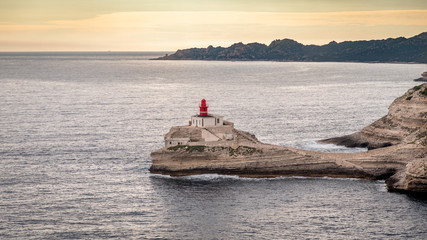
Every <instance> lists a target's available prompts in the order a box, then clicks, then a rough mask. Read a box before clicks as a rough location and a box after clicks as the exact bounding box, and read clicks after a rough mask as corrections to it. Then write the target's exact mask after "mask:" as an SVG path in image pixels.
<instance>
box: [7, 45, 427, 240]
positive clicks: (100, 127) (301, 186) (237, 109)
mask: <svg viewBox="0 0 427 240" xmlns="http://www.w3.org/2000/svg"><path fill="white" fill-rule="evenodd" d="M161 55H164V53H115V52H107V53H0V86H1V87H0V110H1V114H0V239H105V238H119V239H426V238H427V221H426V220H427V202H426V200H423V199H420V198H416V197H413V196H410V195H406V194H400V193H391V192H387V190H386V187H385V184H384V181H367V180H360V179H331V178H303V177H293V178H274V179H248V178H238V177H234V176H219V175H200V176H190V177H169V176H162V175H155V174H150V173H149V171H148V168H149V167H150V164H151V163H150V152H152V151H154V150H156V149H158V148H160V147H162V146H163V136H164V134H165V133H166V132H167V131H168V130H169V128H170V127H171V126H175V125H186V124H188V120H189V119H190V116H191V115H193V114H195V113H197V110H198V108H197V107H198V104H199V102H200V100H201V99H202V98H206V99H207V102H208V104H209V112H211V113H216V114H220V115H224V116H225V119H227V120H230V121H233V122H234V123H235V127H236V128H238V129H241V130H245V131H249V132H252V133H254V134H255V135H256V136H257V137H258V139H259V140H261V141H263V142H266V143H272V144H278V145H286V146H292V147H298V148H304V149H311V150H316V151H326V152H358V151H366V149H348V148H343V147H337V146H334V145H324V144H318V143H316V140H318V139H322V138H328V137H333V136H340V135H344V134H349V133H352V132H355V131H358V130H360V129H361V128H362V127H363V126H366V125H368V124H370V123H371V122H373V121H374V120H376V119H378V118H380V117H382V116H384V115H385V114H386V113H387V107H388V106H389V105H390V104H391V103H392V101H393V100H394V99H395V98H396V97H398V96H400V95H402V94H403V93H404V92H405V91H406V90H407V89H408V88H410V87H413V86H415V85H417V83H415V82H413V81H412V79H415V78H418V77H419V75H420V74H421V73H422V72H424V71H425V70H426V65H425V64H367V63H285V62H215V61H206V62H203V61H151V60H149V58H152V57H155V56H161Z"/></svg>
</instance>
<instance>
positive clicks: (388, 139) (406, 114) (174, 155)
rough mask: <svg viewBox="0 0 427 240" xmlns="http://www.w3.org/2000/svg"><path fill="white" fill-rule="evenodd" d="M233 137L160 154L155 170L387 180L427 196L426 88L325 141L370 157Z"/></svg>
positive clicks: (390, 184)
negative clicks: (378, 116) (364, 149)
mask: <svg viewBox="0 0 427 240" xmlns="http://www.w3.org/2000/svg"><path fill="white" fill-rule="evenodd" d="M179 129H184V130H183V131H188V129H186V128H185V127H184V128H182V127H180V128H176V127H175V128H172V129H171V132H169V133H168V134H169V135H170V134H176V135H178V136H185V134H184V135H182V134H183V133H185V132H180V130H179ZM177 131H178V132H177ZM196 132H197V131H196ZM232 134H233V137H232V138H230V139H232V140H223V141H219V142H215V143H214V144H213V143H209V142H204V143H203V145H197V144H194V143H193V144H191V145H178V146H173V147H164V148H162V149H159V150H157V151H155V152H153V153H152V154H151V160H152V166H151V168H150V171H151V172H152V173H160V174H169V175H175V176H179V175H191V174H203V173H217V174H232V175H239V176H248V177H274V176H314V177H316V176H329V177H357V178H367V179H386V183H387V186H388V188H389V189H390V190H395V191H413V192H424V193H427V177H426V171H427V167H426V166H427V84H423V85H420V86H417V87H414V88H412V89H410V90H409V91H407V92H406V93H405V94H404V95H403V96H401V97H399V98H397V99H396V100H395V101H394V102H393V103H392V104H391V106H390V107H389V113H388V114H387V116H385V117H383V118H381V119H380V120H377V121H376V122H374V123H373V124H371V125H369V126H367V127H365V128H363V129H362V130H361V131H360V132H358V133H354V134H351V135H348V136H344V137H340V138H334V139H328V140H325V142H329V143H338V144H345V145H347V146H367V147H368V148H370V149H371V150H369V151H367V152H363V153H353V154H350V153H321V152H314V151H307V150H300V149H293V148H288V147H283V146H275V145H269V144H264V143H261V142H259V141H258V140H257V139H256V138H255V137H254V136H253V135H250V134H249V133H246V132H242V131H239V130H237V129H234V128H232ZM197 136H199V135H198V134H197ZM193 138H194V139H196V136H193Z"/></svg>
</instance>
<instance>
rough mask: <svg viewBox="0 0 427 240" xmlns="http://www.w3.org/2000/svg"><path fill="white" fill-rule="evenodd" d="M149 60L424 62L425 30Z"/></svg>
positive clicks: (192, 50)
mask: <svg viewBox="0 0 427 240" xmlns="http://www.w3.org/2000/svg"><path fill="white" fill-rule="evenodd" d="M152 60H217V61H218V60H219V61H284V62H368V63H427V32H423V33H421V34H419V35H416V36H414V37H411V38H404V37H399V38H388V39H384V40H369V41H344V42H340V43H337V42H335V41H331V42H330V43H328V44H326V45H321V46H318V45H304V44H301V43H299V42H297V41H294V40H292V39H282V40H274V41H273V42H271V44H270V45H268V46H267V45H265V44H261V43H249V44H243V43H241V42H240V43H235V44H233V45H231V46H230V47H227V48H224V47H213V46H209V47H207V48H189V49H184V50H177V51H176V52H175V53H173V54H170V55H168V54H166V55H165V56H163V57H159V58H154V59H152Z"/></svg>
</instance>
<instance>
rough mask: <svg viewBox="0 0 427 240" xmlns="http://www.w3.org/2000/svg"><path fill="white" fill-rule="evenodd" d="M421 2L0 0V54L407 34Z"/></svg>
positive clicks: (422, 21) (415, 28) (425, 18)
mask: <svg viewBox="0 0 427 240" xmlns="http://www.w3.org/2000/svg"><path fill="white" fill-rule="evenodd" d="M426 31H427V0H289V1H288V0H261V1H255V0H219V1H215V0H181V1H180V0H152V1H148V0H73V1H71V0H70V1H67V0H0V51H108V50H111V51H150V50H151V51H156V50H168V51H174V50H176V49H183V48H189V47H207V46H208V45H213V46H224V47H226V46H229V45H231V44H232V43H235V42H244V43H250V42H260V43H265V44H269V43H270V42H271V41H272V40H274V39H283V38H291V39H294V40H296V41H298V42H301V43H304V44H326V43H328V42H330V41H332V40H335V41H337V42H340V41H344V40H367V39H383V38H388V37H399V36H404V37H412V36H414V35H417V34H419V33H421V32H426Z"/></svg>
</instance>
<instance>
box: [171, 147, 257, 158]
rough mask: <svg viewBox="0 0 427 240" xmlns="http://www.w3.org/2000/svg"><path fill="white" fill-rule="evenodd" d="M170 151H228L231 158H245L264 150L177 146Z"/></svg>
mask: <svg viewBox="0 0 427 240" xmlns="http://www.w3.org/2000/svg"><path fill="white" fill-rule="evenodd" d="M168 150H170V151H178V150H183V151H186V152H190V153H191V152H194V151H197V152H204V151H211V152H216V151H227V152H228V154H229V155H230V156H238V155H243V156H247V155H252V154H254V153H262V150H260V149H257V148H253V147H247V146H240V147H238V148H236V149H234V148H232V147H222V146H219V147H207V146H204V145H196V146H189V145H176V146H173V147H169V148H168Z"/></svg>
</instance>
